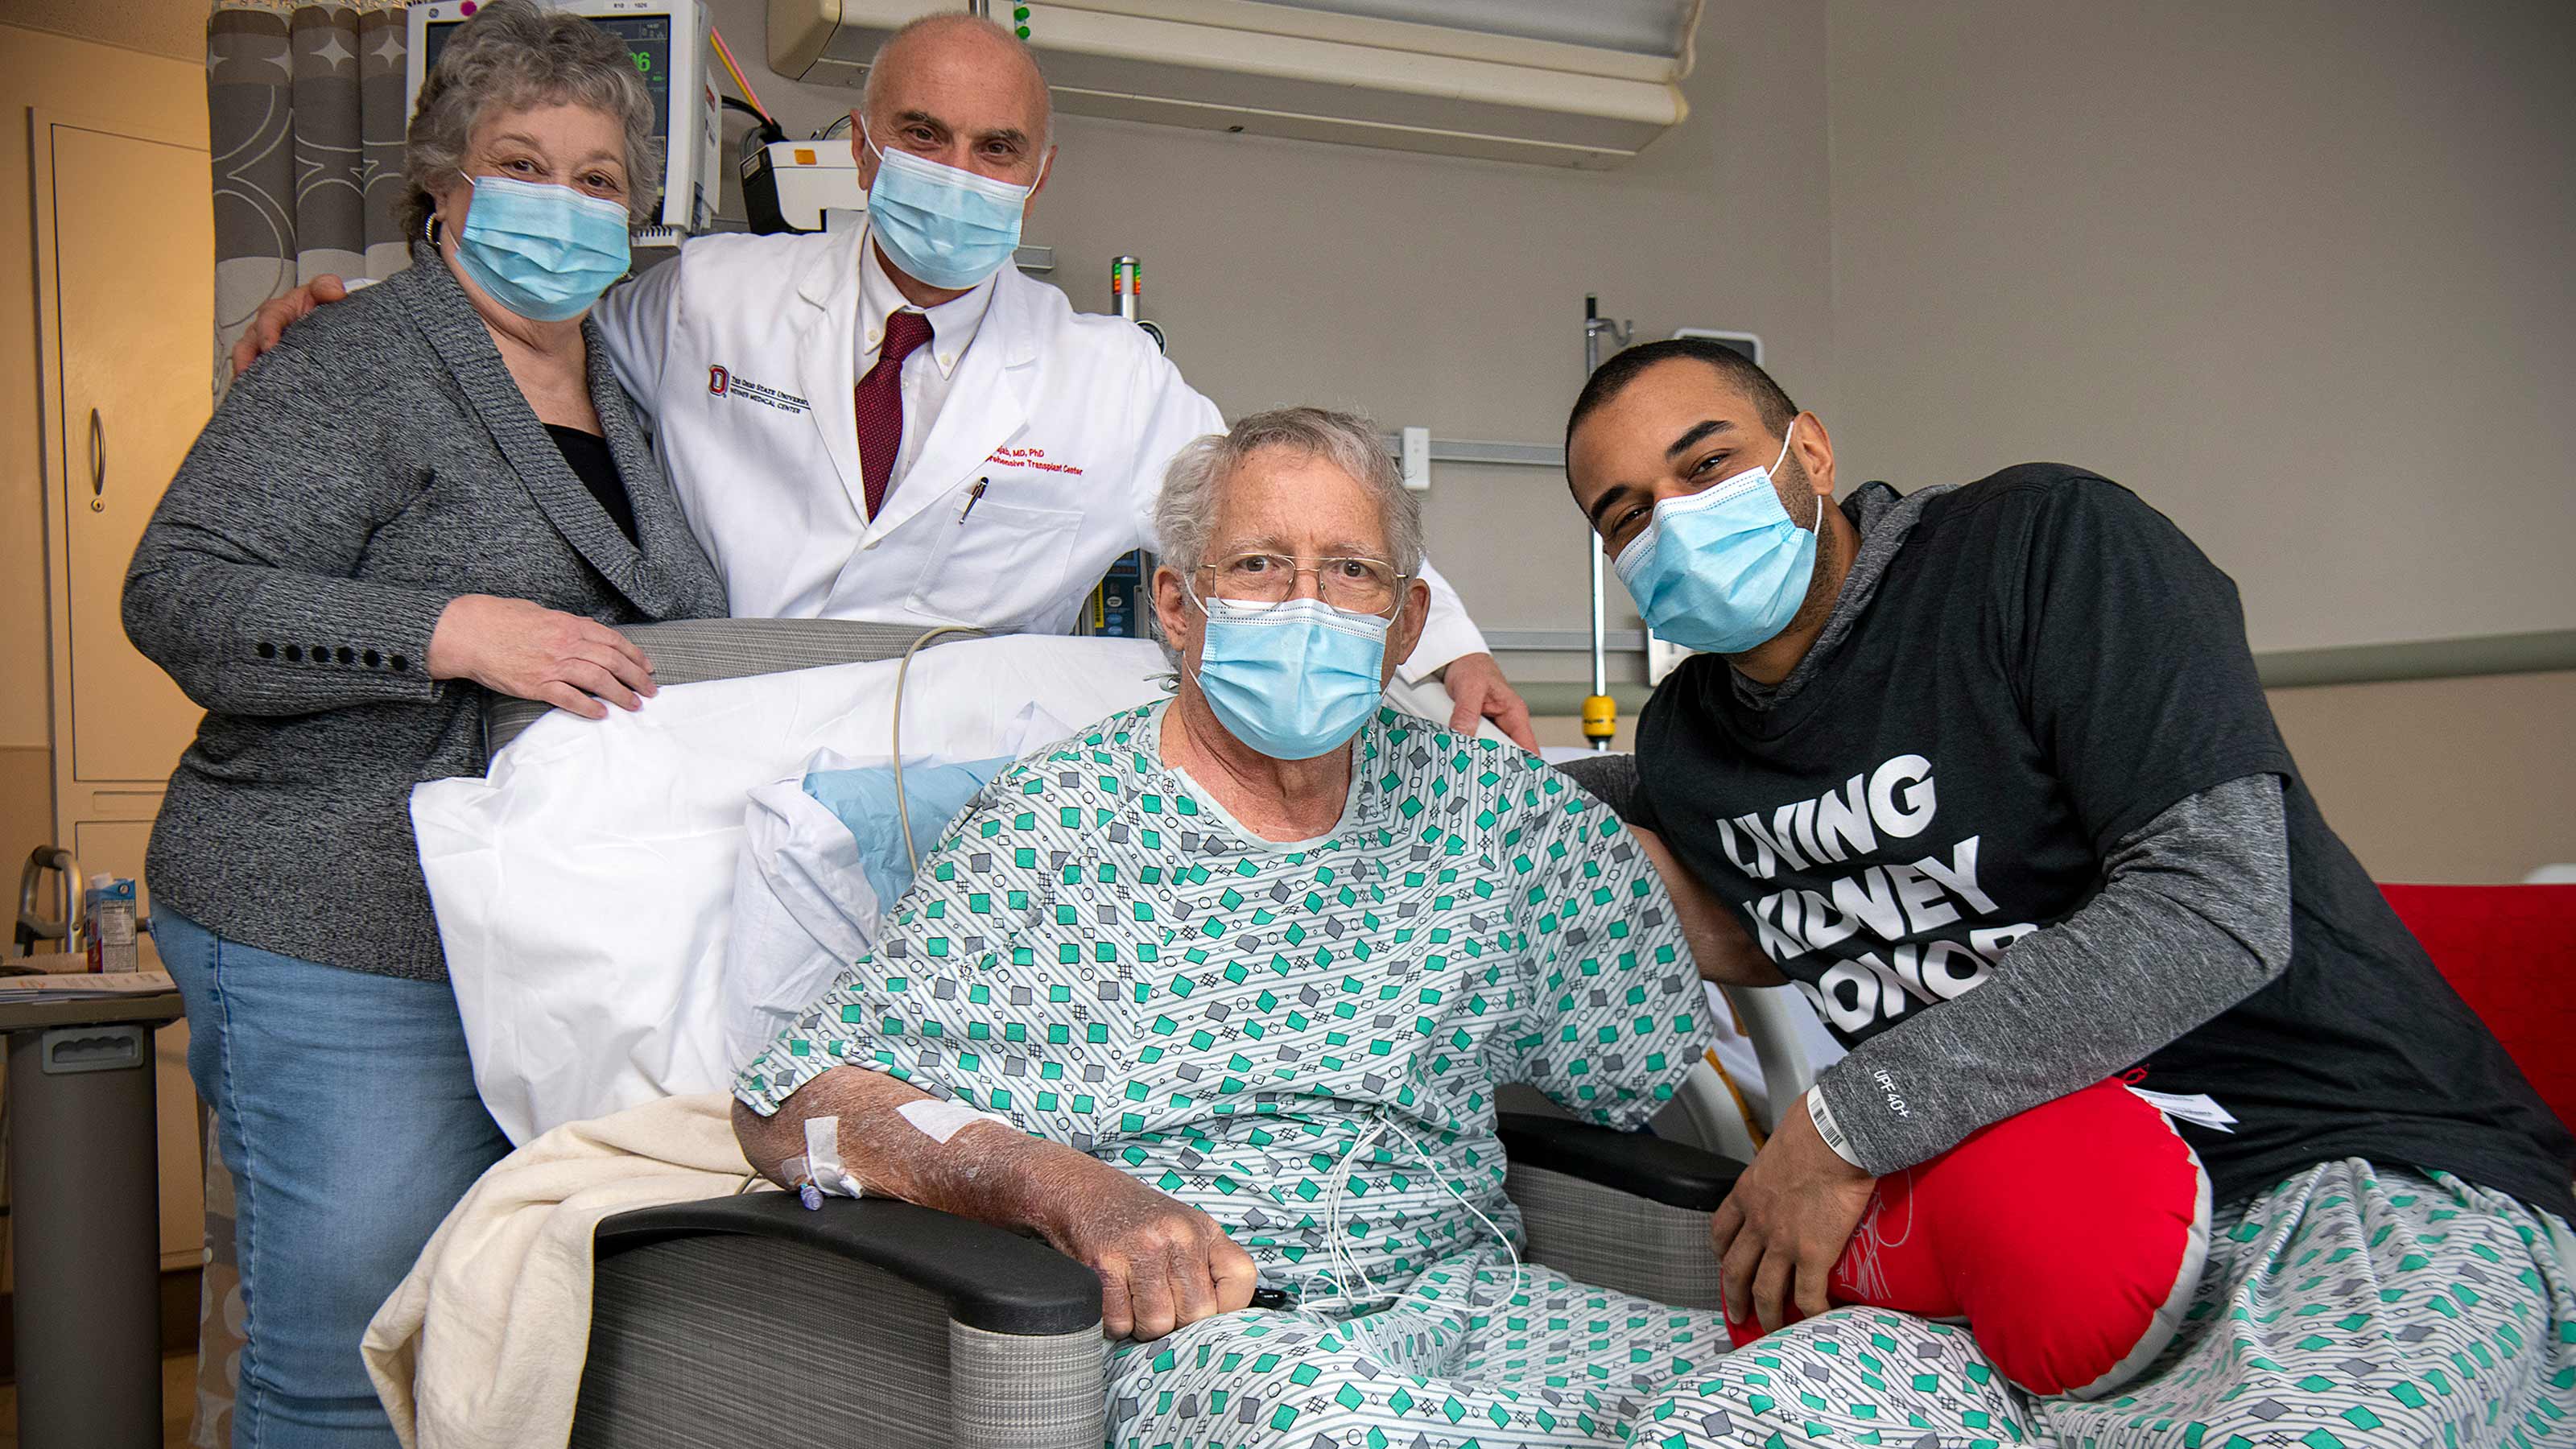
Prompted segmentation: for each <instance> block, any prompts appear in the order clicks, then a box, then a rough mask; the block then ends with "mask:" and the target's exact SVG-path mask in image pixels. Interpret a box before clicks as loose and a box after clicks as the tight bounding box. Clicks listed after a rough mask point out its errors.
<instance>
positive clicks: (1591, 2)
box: [769, 0, 1704, 170]
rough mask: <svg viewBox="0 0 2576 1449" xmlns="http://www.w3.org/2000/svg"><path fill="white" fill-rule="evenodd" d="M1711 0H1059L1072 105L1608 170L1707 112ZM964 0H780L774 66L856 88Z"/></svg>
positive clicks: (1053, 56)
mask: <svg viewBox="0 0 2576 1449" xmlns="http://www.w3.org/2000/svg"><path fill="white" fill-rule="evenodd" d="M1703 3H1704V0H1586V3H1585V4H1582V5H1567V4H1564V3H1562V0H1261V3H1256V0H1047V3H1045V4H1043V5H1036V6H1033V7H1031V8H1033V9H1034V10H1035V11H1036V12H1037V14H1036V19H1035V20H1034V21H1032V22H1030V25H1029V29H1030V30H1031V32H1032V33H1031V35H1030V40H1029V43H1030V44H1031V45H1032V46H1034V47H1035V48H1036V49H1037V52H1038V56H1039V59H1040V60H1041V61H1043V62H1044V64H1045V66H1046V69H1047V80H1048V83H1049V84H1050V85H1051V86H1052V87H1053V89H1054V92H1055V103H1056V107H1057V109H1059V110H1062V111H1065V112H1067V113H1070V114H1073V115H1082V116H1109V117H1115V118H1117V119H1120V120H1130V121H1151V122H1155V123H1158V124H1162V125H1171V126H1189V127H1192V128H1195V129H1198V130H1208V131H1226V132H1235V133H1244V134H1251V135H1262V136H1285V137H1292V138H1295V139H1298V140H1307V141H1333V142H1341V143H1344V144H1349V145H1359V146H1379V147H1385V148H1389V149H1393V150H1399V151H1425V152H1435V153H1439V154H1444V155H1453V156H1475V157H1482V158H1485V159H1487V160H1497V161H1524V162H1535V163H1538V164H1542V165H1554V166H1572V167H1581V168H1588V169H1594V170H1602V169H1607V168H1610V167H1614V166H1618V165H1620V164H1622V163H1623V162H1625V161H1626V160H1627V159H1628V158H1629V157H1631V156H1634V155H1635V154H1636V153H1637V152H1638V151H1639V150H1640V149H1641V148H1643V147H1644V146H1645V145H1646V144H1647V143H1648V142H1651V141H1653V140H1654V139H1655V138H1656V137H1657V136H1660V135H1662V134H1663V133H1664V132H1666V131H1668V130H1670V129H1672V128H1673V127H1674V126H1676V125H1678V124H1680V123H1681V121H1682V120H1683V118H1684V117H1686V116H1687V115H1689V113H1690V107H1689V105H1688V104H1687V103H1686V102H1685V101H1684V100H1683V99H1682V93H1681V87H1680V82H1681V81H1682V79H1683V78H1684V77H1685V76H1687V75H1689V74H1690V70H1691V63H1692V42H1693V37H1694V36H1695V35H1696V33H1697V31H1698V28H1699V18H1700V10H1701V6H1702V4H1703ZM955 8H956V5H955V3H954V0H769V64H770V68H771V69H773V70H775V71H777V72H778V73H779V74H780V75H783V76H786V77H788V78H789V79H791V80H797V81H803V82H805V83H807V84H820V85H844V86H850V87H853V88H855V87H857V86H859V85H861V84H862V83H864V81H865V80H866V76H867V65H868V62H869V60H870V59H871V58H872V57H873V56H874V55H875V54H876V50H877V47H878V46H879V45H880V44H882V43H884V41H885V38H886V37H887V36H888V35H890V34H892V33H893V32H894V30H895V29H896V28H897V27H899V26H901V25H903V24H904V23H905V22H907V21H910V20H914V19H917V18H919V17H921V16H923V15H928V14H932V13H934V12H937V11H942V10H952V9H955Z"/></svg>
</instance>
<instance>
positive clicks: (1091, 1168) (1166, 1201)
mask: <svg viewBox="0 0 2576 1449" xmlns="http://www.w3.org/2000/svg"><path fill="white" fill-rule="evenodd" d="M1059 1169H1061V1170H1062V1173H1063V1176H1064V1178H1065V1181H1063V1182H1061V1183H1059V1184H1056V1190H1055V1191H1053V1192H1050V1193H1049V1194H1048V1195H1047V1200H1048V1201H1050V1202H1053V1203H1056V1204H1059V1205H1060V1206H1059V1207H1058V1208H1057V1209H1056V1210H1054V1211H1051V1212H1048V1213H1046V1214H1044V1215H1043V1218H1042V1220H1041V1221H1040V1222H1039V1223H1038V1228H1039V1231H1041V1232H1043V1233H1044V1234H1045V1235H1046V1238H1047V1241H1048V1242H1050V1243H1052V1244H1054V1246H1055V1249H1056V1251H1058V1252H1060V1253H1062V1254H1064V1255H1065V1256H1066V1257H1068V1258H1072V1259H1074V1260H1075V1261H1076V1262H1079V1263H1081V1264H1082V1265H1083V1266H1085V1267H1087V1268H1089V1269H1091V1271H1093V1272H1094V1273H1097V1274H1099V1275H1100V1327H1101V1331H1102V1332H1104V1333H1106V1334H1108V1335H1109V1336H1110V1337H1112V1338H1135V1339H1139V1340H1142V1339H1151V1338H1160V1337H1162V1336H1163V1335H1164V1334H1167V1333H1169V1332H1171V1331H1172V1330H1173V1329H1176V1328H1180V1327H1184V1326H1186V1325H1188V1324H1192V1323H1196V1322H1198V1321H1199V1320H1200V1319H1202V1318H1213V1317H1215V1316H1216V1315H1218V1314H1220V1313H1233V1312H1235V1311H1237V1310H1239V1309H1242V1308H1247V1307H1249V1306H1251V1303H1252V1289H1253V1282H1254V1276H1255V1275H1254V1272H1253V1267H1252V1259H1251V1258H1250V1256H1248V1255H1247V1254H1245V1252H1244V1251H1243V1249H1241V1248H1239V1247H1236V1246H1235V1244H1234V1240H1233V1239H1232V1238H1229V1237H1227V1236H1226V1235H1225V1230H1224V1229H1223V1228H1220V1227H1218V1226H1217V1225H1216V1220H1215V1219H1214V1218H1211V1217H1209V1216H1208V1215H1207V1214H1206V1213H1203V1212H1200V1211H1199V1210H1198V1209H1197V1208H1194V1207H1191V1206H1190V1205H1189V1204H1187V1203H1184V1202H1181V1201H1179V1200H1177V1199H1175V1198H1170V1197H1166V1196H1164V1195H1163V1194H1162V1193H1159V1192H1156V1191H1155V1190H1154V1189H1152V1188H1150V1187H1147V1186H1146V1185H1145V1184H1143V1183H1141V1182H1138V1181H1137V1180H1136V1179H1134V1178H1132V1177H1129V1176H1128V1175H1127V1174H1125V1173H1123V1172H1120V1171H1119V1170H1118V1169H1116V1168H1114V1167H1111V1166H1109V1165H1108V1164H1106V1163H1103V1162H1099V1161H1097V1160H1095V1159H1092V1158H1089V1157H1080V1158H1078V1160H1066V1161H1059V1162H1057V1163H1050V1164H1049V1165H1048V1171H1049V1172H1050V1173H1054V1172H1056V1171H1058V1170H1059Z"/></svg>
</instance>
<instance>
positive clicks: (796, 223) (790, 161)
mask: <svg viewBox="0 0 2576 1449" xmlns="http://www.w3.org/2000/svg"><path fill="white" fill-rule="evenodd" d="M742 209H743V214H744V215H745V216H746V217H748V218H749V219H750V221H751V229H752V230H753V231H756V232H760V233H762V234H764V235H766V234H768V233H770V232H780V231H825V230H829V229H830V226H829V222H830V220H831V218H830V217H829V216H828V213H831V212H846V213H848V214H849V215H851V216H853V217H857V216H864V215H866V214H867V209H868V194H867V193H866V192H864V191H862V190H860V189H859V161H858V158H857V157H856V156H854V155H852V154H851V152H850V143H849V142H847V141H766V142H764V141H763V140H762V139H761V135H760V133H759V132H753V133H752V134H750V135H748V136H745V137H744V138H743V158H742Z"/></svg>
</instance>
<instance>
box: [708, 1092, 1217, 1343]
mask: <svg viewBox="0 0 2576 1449" xmlns="http://www.w3.org/2000/svg"><path fill="white" fill-rule="evenodd" d="M927 1099H928V1098H927V1094H926V1093H924V1092H923V1091H922V1090H921V1089H920V1088H918V1087H915V1086H913V1085H912V1084H910V1083H909V1082H903V1081H898V1080H896V1079H895V1078H893V1077H890V1076H887V1075H886V1074H884V1073H882V1072H877V1071H871V1070H868V1069H866V1068H863V1067H858V1066H836V1067H833V1068H832V1069H831V1070H829V1071H827V1072H825V1073H823V1074H822V1075H821V1076H819V1077H816V1078H815V1079H814V1080H812V1081H810V1082H807V1083H806V1084H805V1085H804V1086H802V1087H800V1088H798V1089H797V1090H796V1092H795V1093H794V1094H793V1095H791V1096H790V1097H788V1099H787V1100H786V1101H785V1102H784V1103H781V1104H780V1106H779V1109H778V1111H777V1113H776V1114H775V1115H772V1116H767V1117H764V1116H761V1115H760V1114H759V1113H757V1112H754V1111H753V1110H751V1109H750V1108H749V1107H746V1106H744V1105H743V1104H742V1103H740V1102H736V1103H735V1104H734V1108H733V1124H734V1133H735V1135H736V1136H737V1137H739V1138H740V1139H741V1141H742V1149H743V1155H744V1156H745V1157H746V1158H748V1159H750V1162H751V1165H752V1167H753V1168H754V1169H755V1170H757V1171H758V1172H759V1173H760V1174H761V1175H762V1176H764V1177H767V1178H769V1179H770V1180H771V1181H773V1182H776V1183H778V1184H779V1185H780V1186H782V1187H784V1186H792V1185H793V1184H791V1183H790V1182H789V1181H788V1179H787V1177H786V1176H785V1174H784V1172H783V1170H782V1167H781V1164H783V1163H784V1162H786V1161H787V1159H789V1158H790V1157H793V1156H795V1155H797V1154H799V1153H801V1152H803V1151H804V1150H805V1146H804V1143H805V1120H806V1119H807V1118H809V1117H830V1118H832V1119H834V1121H835V1122H836V1124H837V1133H836V1135H837V1140H838V1141H839V1143H840V1148H841V1160H842V1162H843V1164H844V1165H845V1166H846V1167H847V1168H848V1170H849V1172H850V1173H851V1175H853V1176H855V1177H857V1178H858V1180H859V1181H860V1182H862V1183H864V1184H865V1185H866V1186H867V1190H868V1191H869V1192H870V1193H872V1194H876V1195H880V1196H884V1197H893V1198H901V1199H902V1200H904V1201H905V1202H914V1203H919V1204H921V1205H922V1206H923V1207H929V1208H937V1209H938V1210H939V1211H941V1212H944V1213H954V1214H956V1215H957V1216H959V1217H965V1218H973V1219H975V1220H976V1221H978V1222H986V1223H992V1224H995V1225H997V1226H1000V1227H1006V1228H1011V1229H1014V1230H1018V1229H1034V1230H1036V1231H1037V1232H1038V1233H1039V1235H1041V1236H1043V1237H1044V1238H1045V1239H1046V1240H1047V1242H1048V1243H1049V1244H1051V1245H1053V1247H1054V1248H1055V1250H1056V1251H1057V1252H1059V1253H1062V1254H1064V1255H1065V1256H1066V1257H1068V1258H1071V1259H1073V1260H1074V1261H1076V1262H1078V1263H1080V1264H1082V1265H1083V1266H1084V1267H1086V1268H1089V1269H1090V1270H1091V1271H1093V1272H1094V1273H1097V1274H1099V1275H1100V1326H1101V1328H1102V1330H1103V1331H1104V1332H1106V1333H1108V1334H1109V1335H1110V1336H1111V1337H1112V1338H1140V1339H1143V1338H1160V1337H1162V1336H1163V1335H1164V1334H1167V1333H1169V1332H1171V1331H1172V1330H1173V1329H1175V1328H1178V1327H1180V1326H1182V1325H1183V1324H1189V1323H1196V1322H1198V1321H1199V1320H1200V1319H1202V1318H1212V1317H1214V1316H1216V1315H1217V1314H1220V1313H1232V1312H1234V1311H1235V1310H1237V1309H1240V1308H1247V1307H1250V1306H1251V1304H1252V1289H1253V1277H1254V1274H1253V1268H1252V1259H1251V1258H1249V1257H1247V1256H1246V1255H1245V1254H1244V1251H1243V1249H1241V1248H1238V1247H1236V1246H1235V1245H1234V1240H1233V1239H1231V1238H1228V1237H1227V1236H1226V1235H1225V1230H1224V1229H1222V1228H1220V1227H1218V1226H1217V1225H1216V1220H1215V1219H1213V1218H1210V1217H1209V1216H1208V1215H1207V1214H1205V1213H1203V1212H1200V1211H1199V1210H1198V1209H1197V1208H1194V1207H1191V1206H1189V1205H1188V1204H1186V1203H1183V1202H1179V1201H1177V1200H1175V1199H1173V1198H1169V1197H1166V1196H1164V1195H1163V1194H1162V1193H1159V1192H1156V1191H1155V1190H1154V1189H1152V1188H1150V1187H1147V1186H1146V1185H1144V1184H1143V1183H1141V1182H1138V1181H1137V1180H1136V1179H1134V1178H1132V1177H1129V1176H1128V1175H1127V1174H1125V1173H1123V1172H1120V1171H1119V1170H1118V1169H1116V1168H1114V1167H1111V1166H1110V1165H1108V1164H1107V1163H1105V1162H1102V1161H1100V1160H1099V1159H1098V1158H1095V1157H1092V1156H1091V1155H1089V1154H1088V1153H1083V1152H1076V1151H1075V1150H1073V1149H1072V1148H1070V1147H1067V1146H1065V1145H1063V1144H1062V1143H1058V1142H1049V1141H1047V1140H1045V1139H1044V1138H1040V1137H1031V1136H1028V1135H1027V1134H1025V1133H1022V1132H1019V1131H1017V1130H1015V1129H1013V1128H1011V1127H1010V1126H1008V1125H1006V1124H1003V1123H999V1122H973V1123H969V1124H968V1125H966V1126H965V1127H963V1128H961V1129H959V1130H958V1131H956V1132H954V1133H952V1134H951V1135H950V1136H949V1137H948V1138H946V1139H945V1140H940V1139H935V1138H933V1137H931V1136H930V1135H929V1134H928V1133H927V1132H925V1131H924V1130H923V1129H922V1128H920V1127H917V1126H915V1125H914V1124H913V1123H911V1122H909V1121H907V1120H905V1118H904V1117H903V1115H902V1109H903V1107H904V1106H905V1105H907V1104H909V1103H913V1102H920V1101H925V1100H927Z"/></svg>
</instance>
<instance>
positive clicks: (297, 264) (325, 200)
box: [206, 0, 411, 391]
mask: <svg viewBox="0 0 2576 1449" xmlns="http://www.w3.org/2000/svg"><path fill="white" fill-rule="evenodd" d="M206 109H207V121H208V131H209V140H210V142H211V150H212V151H213V155H214V170H215V329H216V332H217V334H218V335H217V345H216V348H215V353H216V356H217V357H218V359H220V358H221V357H222V356H223V354H224V353H225V352H227V351H229V350H230V348H231V347H232V343H233V339H234V338H235V337H238V336H239V335H240V334H241V330H242V328H243V327H244V326H245V325H246V324H247V323H248V322H249V321H250V317H251V314H252V313H253V312H255V311H257V310H258V309H259V304H260V303H262V302H265V301H267V300H268V299H269V298H271V297H274V296H276V295H278V294H279V293H281V292H285V291H289V290H292V289H293V288H295V287H297V286H300V285H302V284H303V283H304V282H306V281H308V280H310V279H311V278H313V277H315V276H319V275H321V274H322V273H325V272H332V273H337V274H338V275H340V276H344V277H358V276H366V277H383V276H386V275H389V274H391V273H392V272H394V271H397V270H399V269H400V268H401V267H402V266H403V265H404V263H406V262H408V261H409V260H410V259H411V252H410V247H409V244H408V242H407V241H406V239H405V238H403V237H402V236H400V235H398V234H397V228H396V223H395V220H394V217H395V213H396V210H397V204H398V202H399V200H400V195H401V190H400V188H401V180H402V151H403V130H404V127H405V126H406V125H407V124H408V123H409V121H410V117H409V116H408V115H407V114H406V113H405V111H404V108H403V0H350V3H342V4H328V5H324V4H312V3H296V0H215V5H214V13H213V14H212V15H211V16H210V17H209V18H208V19H207V22H206ZM216 370H217V373H218V374H219V375H218V376H217V378H216V380H215V385H216V388H217V390H218V391H220V390H221V389H222V387H223V385H224V383H225V382H227V381H228V380H229V378H228V377H227V376H224V375H223V374H228V373H229V371H230V369H229V367H227V366H225V365H223V364H222V363H221V362H220V361H219V362H218V365H217V369H216Z"/></svg>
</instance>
